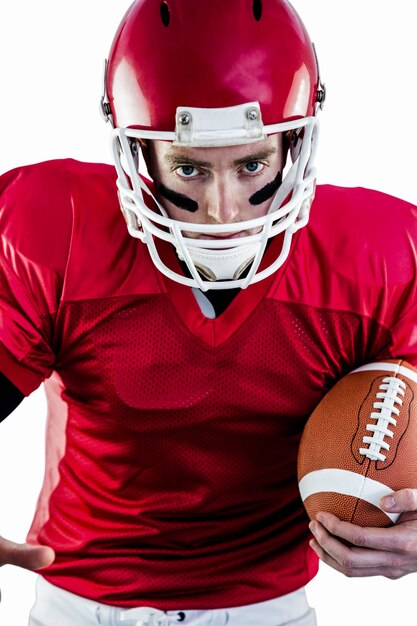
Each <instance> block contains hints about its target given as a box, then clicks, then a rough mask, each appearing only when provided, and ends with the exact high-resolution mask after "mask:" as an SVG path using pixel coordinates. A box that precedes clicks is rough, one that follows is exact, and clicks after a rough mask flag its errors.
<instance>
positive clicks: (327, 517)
mask: <svg viewBox="0 0 417 626" xmlns="http://www.w3.org/2000/svg"><path fill="white" fill-rule="evenodd" d="M387 497H388V498H389V497H390V496H387ZM392 497H393V498H395V504H394V506H391V507H389V506H388V505H387V504H388V503H387V498H384V499H383V500H381V506H382V508H383V509H384V510H385V511H387V513H401V515H400V517H399V519H398V522H397V523H396V525H395V526H391V527H389V528H362V527H361V526H356V525H354V524H350V523H348V522H342V521H341V520H339V519H338V518H337V517H335V516H334V515H332V514H330V513H318V514H317V521H314V522H311V523H310V530H311V532H312V533H313V535H314V539H313V540H312V541H311V542H310V545H311V547H312V548H313V549H314V550H315V552H316V553H317V555H318V556H319V557H320V559H321V560H322V561H324V563H326V564H327V565H330V567H333V568H334V569H335V570H337V571H339V572H341V573H342V574H345V576H349V577H356V576H385V577H386V578H391V579H397V578H400V577H401V576H405V574H410V573H412V572H417V489H402V490H401V491H397V492H395V493H393V494H392Z"/></svg>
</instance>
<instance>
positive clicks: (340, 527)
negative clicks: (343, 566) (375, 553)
mask: <svg viewBox="0 0 417 626" xmlns="http://www.w3.org/2000/svg"><path fill="white" fill-rule="evenodd" d="M317 520H318V521H319V522H320V524H321V525H322V526H324V527H325V528H326V530H327V531H328V532H329V533H331V534H332V535H334V536H336V537H339V538H340V539H343V540H344V541H347V542H349V543H351V544H352V545H354V546H358V547H360V548H372V549H373V550H385V551H386V552H395V553H398V552H407V551H408V549H407V544H408V543H409V541H408V536H409V534H410V533H412V534H413V537H414V536H415V537H414V539H417V528H416V530H415V531H414V530H412V529H410V530H409V531H408V532H407V533H405V532H404V527H401V528H400V527H399V526H398V527H395V526H393V527H390V528H363V527H361V526H356V525H355V524H350V523H349V522H344V521H342V520H340V519H339V518H338V517H336V516H335V515H332V514H331V513H318V514H317Z"/></svg>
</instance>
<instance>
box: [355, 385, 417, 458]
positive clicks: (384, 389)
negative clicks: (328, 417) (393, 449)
mask: <svg viewBox="0 0 417 626" xmlns="http://www.w3.org/2000/svg"><path fill="white" fill-rule="evenodd" d="M405 389H406V384H405V383H404V382H403V381H402V380H401V379H400V378H396V377H394V376H387V377H386V378H384V379H383V381H382V383H381V385H380V386H379V392H378V393H377V394H376V397H377V398H378V400H379V401H377V402H374V404H373V408H374V409H375V411H373V412H372V413H371V415H370V419H372V420H376V424H367V426H366V430H367V431H369V432H372V433H373V435H372V437H363V438H362V441H363V443H364V444H368V447H366V448H359V454H362V455H363V456H365V457H367V458H368V459H370V460H371V461H385V460H386V458H387V457H386V455H384V454H383V453H382V452H381V449H382V450H386V451H389V449H390V445H389V443H388V442H387V441H385V438H386V437H388V438H390V439H392V438H393V437H394V433H393V431H392V430H389V428H388V426H389V425H392V426H396V425H397V420H396V419H395V417H393V416H394V415H396V416H398V415H399V414H400V410H399V408H398V407H401V406H402V404H403V398H404V395H405ZM396 405H397V406H396Z"/></svg>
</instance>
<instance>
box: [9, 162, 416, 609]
mask: <svg viewBox="0 0 417 626" xmlns="http://www.w3.org/2000/svg"><path fill="white" fill-rule="evenodd" d="M0 191H1V196H0V197H1V200H0V232H2V238H1V248H0V370H1V371H2V372H3V373H4V374H5V375H6V376H7V377H8V378H9V379H10V380H11V381H12V382H13V383H14V384H15V385H16V386H17V387H18V388H19V389H21V390H22V392H24V393H25V394H29V393H30V392H31V391H33V390H34V389H35V388H36V387H37V386H38V385H39V384H40V383H41V382H42V381H46V382H45V391H46V395H47V399H48V407H49V409H48V420H47V458H46V471H45V480H44V484H43V487H42V490H41V494H40V496H39V500H38V503H37V508H36V512H35V516H34V520H33V523H32V527H31V529H30V532H29V535H28V539H29V541H31V542H39V543H42V544H47V545H50V546H51V547H52V548H53V549H54V550H55V551H56V555H57V556H56V560H55V562H54V563H53V564H52V565H51V566H49V567H48V568H46V569H44V570H43V571H42V573H43V575H44V576H45V578H46V579H47V580H48V581H50V582H51V583H53V584H55V585H58V586H60V587H62V588H64V589H66V590H68V591H71V592H73V593H77V594H79V595H82V596H85V597H88V598H91V599H95V600H98V601H100V602H103V603H108V604H114V605H118V606H121V607H126V608H130V607H133V606H137V605H150V606H154V607H156V608H159V609H162V610H175V609H177V608H178V606H181V607H183V608H188V609H193V608H195V609H201V608H219V607H227V606H229V607H231V606H237V605H241V604H242V600H243V599H244V602H245V603H246V604H249V603H256V602H261V601H264V600H268V599H270V598H273V597H276V596H279V595H282V594H285V593H289V592H291V591H293V590H295V589H297V588H299V587H300V586H302V585H304V584H306V583H307V582H308V581H309V580H310V579H311V578H312V577H313V576H314V574H315V573H316V571H317V559H316V557H315V555H314V554H313V553H312V551H311V550H310V548H309V546H308V540H309V533H308V520H307V517H306V514H305V512H304V509H303V506H302V503H301V500H300V497H299V494H298V488H297V480H296V456H297V448H298V442H299V438H300V435H301V432H302V430H303V426H304V424H305V422H306V419H307V418H308V416H309V414H310V413H311V412H312V410H313V409H314V408H315V406H316V405H317V403H318V402H319V400H320V399H321V397H322V396H323V395H324V394H325V393H326V391H327V390H328V389H329V388H330V387H331V386H332V384H334V382H335V381H336V380H338V379H339V378H340V377H341V376H343V375H344V374H345V373H347V372H348V371H350V370H351V369H353V368H355V367H357V366H359V365H360V364H363V363H366V362H370V361H375V360H376V359H381V358H389V357H401V358H405V359H406V360H408V361H409V362H410V363H412V364H414V365H417V332H416V328H417V326H416V321H417V312H416V306H417V305H416V302H417V300H416V297H415V296H416V293H415V292H416V280H415V277H416V268H417V254H416V240H417V233H416V227H415V225H416V217H417V212H416V209H415V208H414V207H412V206H411V205H409V204H408V203H406V202H404V201H401V200H398V199H395V198H392V197H390V196H387V195H384V194H381V193H378V192H374V191H370V190H366V189H343V188H337V187H332V186H322V187H319V188H318V189H317V195H316V199H315V201H314V204H313V207H312V215H311V220H310V223H309V224H308V225H307V227H306V228H304V229H303V230H301V231H299V233H297V235H296V238H295V242H294V245H293V248H292V252H291V254H290V256H289V258H288V260H287V262H286V264H285V265H284V266H283V267H282V268H281V269H280V270H279V271H278V272H277V273H276V274H275V275H273V276H270V277H268V278H267V279H265V280H264V281H261V282H260V283H257V284H256V285H252V286H250V287H248V288H247V289H246V290H245V291H242V293H240V294H239V295H238V296H237V297H236V298H235V299H234V300H233V302H232V303H231V304H230V306H229V307H228V308H227V309H226V311H225V312H224V313H223V314H222V315H220V317H218V318H217V319H214V320H212V319H208V318H205V317H204V316H203V315H202V314H201V311H200V308H199V306H198V304H197V302H196V300H195V298H194V296H193V294H192V292H191V289H189V288H188V287H185V286H183V285H179V284H177V283H174V282H172V281H170V280H169V279H165V278H164V277H163V276H162V274H160V273H159V272H158V271H157V270H156V269H155V268H154V266H153V264H152V261H151V260H150V258H149V256H148V253H147V250H146V248H145V246H143V244H141V243H140V242H138V241H137V240H134V239H133V238H131V237H130V236H129V235H128V233H127V231H126V227H125V224H124V221H123V218H122V216H121V214H120V211H119V209H118V201H117V194H116V188H115V175H114V171H113V168H112V167H111V166H107V165H101V164H86V163H80V162H76V161H72V160H63V161H51V162H46V163H42V164H37V165H34V166H28V167H24V168H19V169H17V170H14V171H12V172H10V173H8V174H5V175H4V176H3V177H2V178H1V179H0ZM163 253H164V254H165V255H167V256H170V255H171V259H170V261H171V262H176V261H175V253H174V252H173V250H171V249H170V248H169V246H167V247H166V250H164V251H163ZM273 253H274V244H272V245H271V246H269V249H268V251H267V254H273Z"/></svg>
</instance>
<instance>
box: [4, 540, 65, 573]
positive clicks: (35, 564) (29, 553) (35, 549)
mask: <svg viewBox="0 0 417 626" xmlns="http://www.w3.org/2000/svg"><path fill="white" fill-rule="evenodd" d="M54 559H55V552H54V551H53V550H52V548H48V547H47V546H38V545H36V546H35V545H30V544H28V543H15V542H14V541H9V540H8V539H5V538H4V537H0V567H1V566H2V565H17V566H18V567H24V568H25V569H30V570H38V569H41V568H42V567H46V566H47V565H50V564H51V563H52V562H53V560H54Z"/></svg>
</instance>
